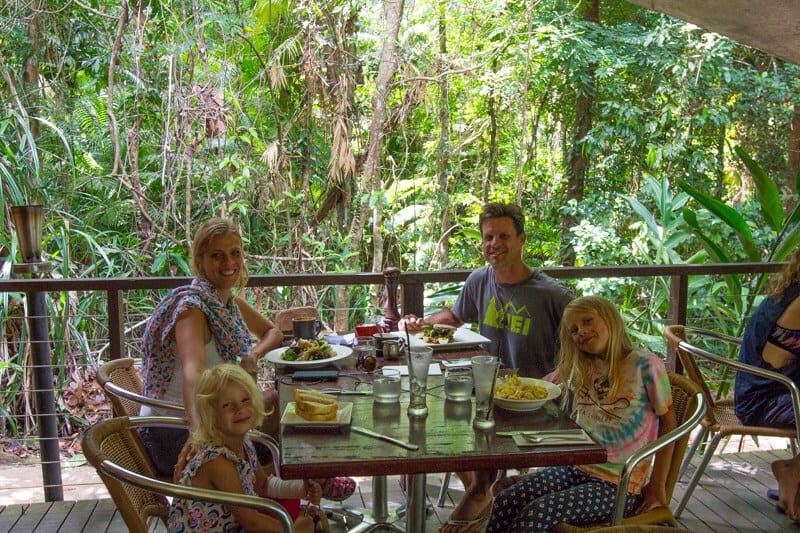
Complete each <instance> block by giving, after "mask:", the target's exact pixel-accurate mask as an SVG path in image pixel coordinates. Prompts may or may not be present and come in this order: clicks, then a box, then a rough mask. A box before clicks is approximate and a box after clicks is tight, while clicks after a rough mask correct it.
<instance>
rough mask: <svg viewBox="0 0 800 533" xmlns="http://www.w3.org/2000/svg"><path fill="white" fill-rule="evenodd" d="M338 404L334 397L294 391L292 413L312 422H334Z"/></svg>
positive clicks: (298, 390) (318, 393)
mask: <svg viewBox="0 0 800 533" xmlns="http://www.w3.org/2000/svg"><path fill="white" fill-rule="evenodd" d="M338 410H339V402H338V401H337V400H336V396H333V395H332V394H324V393H321V392H317V391H312V390H308V389H295V390H294V412H295V414H296V415H298V416H301V417H303V418H305V419H306V420H310V421H313V422H330V421H333V420H336V412H337V411H338Z"/></svg>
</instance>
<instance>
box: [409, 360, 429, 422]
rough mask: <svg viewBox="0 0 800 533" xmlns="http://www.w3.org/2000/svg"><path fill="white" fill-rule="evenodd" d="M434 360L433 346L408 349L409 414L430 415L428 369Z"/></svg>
mask: <svg viewBox="0 0 800 533" xmlns="http://www.w3.org/2000/svg"><path fill="white" fill-rule="evenodd" d="M432 360H433V348H431V347H430V346H415V347H413V348H410V349H409V351H408V386H409V391H410V392H411V396H410V400H409V402H408V415H409V416H428V404H427V403H426V402H425V395H426V393H427V390H428V370H429V369H430V365H431V361H432Z"/></svg>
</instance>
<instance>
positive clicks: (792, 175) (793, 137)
mask: <svg viewBox="0 0 800 533" xmlns="http://www.w3.org/2000/svg"><path fill="white" fill-rule="evenodd" d="M788 152H789V161H788V163H787V169H786V170H787V173H788V175H787V176H786V178H787V180H786V181H788V182H789V187H790V188H791V190H792V192H793V193H794V194H793V195H792V198H797V193H798V191H797V173H798V172H800V105H797V104H795V106H794V114H793V115H792V123H791V126H790V129H789V150H788ZM788 207H789V209H790V210H791V209H794V205H790V206H788Z"/></svg>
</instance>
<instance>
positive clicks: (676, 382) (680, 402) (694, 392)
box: [665, 372, 705, 501]
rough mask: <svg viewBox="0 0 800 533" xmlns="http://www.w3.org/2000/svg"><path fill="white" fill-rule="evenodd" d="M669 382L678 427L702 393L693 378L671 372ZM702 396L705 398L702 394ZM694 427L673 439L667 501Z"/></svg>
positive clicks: (696, 403) (670, 495) (676, 480)
mask: <svg viewBox="0 0 800 533" xmlns="http://www.w3.org/2000/svg"><path fill="white" fill-rule="evenodd" d="M669 383H670V386H671V387H672V411H673V412H674V413H675V419H676V422H677V425H678V427H680V426H681V425H682V424H684V423H686V421H687V420H689V419H690V418H691V416H692V415H693V414H695V412H696V411H697V409H698V394H703V391H702V390H701V389H700V387H698V386H697V384H696V383H695V382H694V381H693V380H691V379H688V378H686V377H684V376H681V375H679V374H675V373H672V372H670V374H669ZM703 398H705V395H704V394H703ZM694 427H696V424H695V426H691V427H689V428H688V431H685V432H684V433H683V435H682V436H681V437H680V438H679V439H678V440H676V441H675V445H674V447H673V449H672V460H671V462H670V466H669V472H668V473H667V480H666V483H665V485H666V490H667V501H670V500H672V493H673V491H674V490H675V485H676V484H677V482H678V478H679V477H680V469H681V463H682V462H683V456H684V454H685V453H686V448H687V447H688V445H689V438H690V436H691V432H692V430H693V429H694Z"/></svg>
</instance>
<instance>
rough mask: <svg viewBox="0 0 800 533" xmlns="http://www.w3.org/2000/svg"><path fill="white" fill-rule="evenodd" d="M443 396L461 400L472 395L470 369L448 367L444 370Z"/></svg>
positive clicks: (456, 400) (457, 400)
mask: <svg viewBox="0 0 800 533" xmlns="http://www.w3.org/2000/svg"><path fill="white" fill-rule="evenodd" d="M444 396H445V398H447V399H448V400H452V401H454V402H463V401H467V400H469V399H470V397H471V396H472V369H471V368H466V367H456V368H448V369H447V370H445V372H444Z"/></svg>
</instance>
